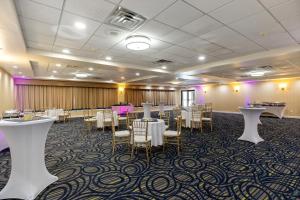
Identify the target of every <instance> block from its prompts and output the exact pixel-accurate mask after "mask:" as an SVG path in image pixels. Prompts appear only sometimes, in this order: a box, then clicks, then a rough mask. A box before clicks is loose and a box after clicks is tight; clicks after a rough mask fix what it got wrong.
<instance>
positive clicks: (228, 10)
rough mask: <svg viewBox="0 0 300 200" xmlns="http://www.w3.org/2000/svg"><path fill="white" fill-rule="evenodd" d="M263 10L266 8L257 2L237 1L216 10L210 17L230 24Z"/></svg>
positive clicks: (249, 0)
mask: <svg viewBox="0 0 300 200" xmlns="http://www.w3.org/2000/svg"><path fill="white" fill-rule="evenodd" d="M263 10H264V8H263V7H262V6H261V5H260V4H259V3H258V2H257V1H254V0H235V1H233V2H231V3H228V4H226V5H225V6H223V7H221V8H219V9H216V10H214V11H213V12H211V13H210V15H211V16H213V17H215V18H216V19H218V20H220V21H221V22H223V23H225V24H229V23H232V22H234V21H237V20H240V19H242V18H244V17H247V16H250V15H253V14H255V13H257V12H260V11H263Z"/></svg>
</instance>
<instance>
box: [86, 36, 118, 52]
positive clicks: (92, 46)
mask: <svg viewBox="0 0 300 200" xmlns="http://www.w3.org/2000/svg"><path fill="white" fill-rule="evenodd" d="M113 45H114V43H113V42H112V41H111V40H109V39H107V38H102V37H96V36H93V37H92V38H91V39H90V40H89V41H88V42H87V43H86V45H85V46H84V47H83V48H82V49H83V50H89V51H95V50H107V49H109V48H111V47H112V46H113Z"/></svg>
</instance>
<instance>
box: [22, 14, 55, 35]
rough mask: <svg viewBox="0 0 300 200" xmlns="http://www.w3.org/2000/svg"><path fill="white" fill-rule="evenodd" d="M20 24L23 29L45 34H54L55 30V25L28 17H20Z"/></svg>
mask: <svg viewBox="0 0 300 200" xmlns="http://www.w3.org/2000/svg"><path fill="white" fill-rule="evenodd" d="M20 24H21V27H22V29H23V30H26V31H30V32H34V33H38V34H42V35H45V36H55V34H56V32H57V26H56V25H50V24H46V23H43V22H39V21H36V20H32V19H28V18H23V17H21V18H20Z"/></svg>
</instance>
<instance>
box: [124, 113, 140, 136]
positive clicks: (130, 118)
mask: <svg viewBox="0 0 300 200" xmlns="http://www.w3.org/2000/svg"><path fill="white" fill-rule="evenodd" d="M137 118H138V116H137V113H135V112H127V114H126V125H127V129H128V130H129V131H132V124H133V121H134V120H136V119H137Z"/></svg>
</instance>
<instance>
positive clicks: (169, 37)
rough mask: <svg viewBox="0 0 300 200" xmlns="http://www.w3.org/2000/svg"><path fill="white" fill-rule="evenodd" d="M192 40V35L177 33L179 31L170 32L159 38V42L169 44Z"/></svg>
mask: <svg viewBox="0 0 300 200" xmlns="http://www.w3.org/2000/svg"><path fill="white" fill-rule="evenodd" d="M191 38H193V36H192V35H189V34H187V33H185V32H182V31H179V30H174V31H171V32H170V33H168V34H166V35H164V36H162V37H161V40H163V41H166V42H170V43H173V44H177V43H181V42H183V41H186V40H189V39H191Z"/></svg>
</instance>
